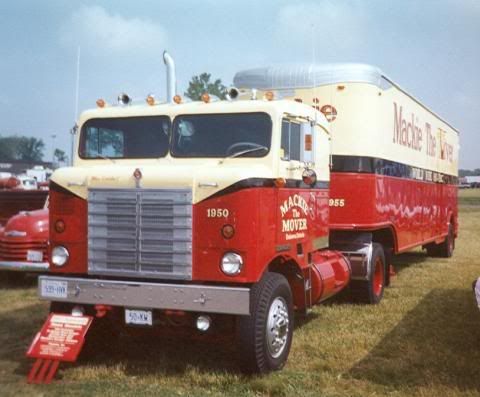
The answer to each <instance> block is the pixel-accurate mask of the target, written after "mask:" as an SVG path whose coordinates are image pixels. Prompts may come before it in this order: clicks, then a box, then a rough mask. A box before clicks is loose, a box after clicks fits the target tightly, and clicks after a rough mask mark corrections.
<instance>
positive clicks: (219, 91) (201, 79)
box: [185, 73, 227, 101]
mask: <svg viewBox="0 0 480 397" xmlns="http://www.w3.org/2000/svg"><path fill="white" fill-rule="evenodd" d="M211 77H212V75H211V74H210V73H202V74H200V75H198V76H193V77H192V79H191V80H190V82H189V83H188V89H187V91H186V92H185V96H186V97H188V98H190V99H191V100H193V101H199V100H200V99H201V97H202V94H204V93H206V92H208V93H209V94H210V95H215V96H217V97H219V98H220V99H225V98H226V89H227V87H225V86H224V85H223V84H222V80H220V79H217V80H215V81H214V82H213V83H212V82H211V81H210V78H211Z"/></svg>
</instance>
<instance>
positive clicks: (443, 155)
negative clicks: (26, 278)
mask: <svg viewBox="0 0 480 397" xmlns="http://www.w3.org/2000/svg"><path fill="white" fill-rule="evenodd" d="M164 57H165V61H166V63H167V65H168V66H169V71H170V73H169V76H170V77H169V78H168V87H169V88H168V99H169V102H168V103H157V102H156V101H155V99H154V98H153V97H152V96H149V97H147V99H146V102H147V103H146V104H144V105H133V104H131V102H130V101H129V98H128V96H126V95H122V96H120V97H119V100H120V101H119V102H120V104H119V105H118V106H109V105H108V104H107V103H106V102H105V101H104V100H99V101H97V105H98V108H97V109H95V110H90V111H87V112H85V113H83V114H82V116H81V117H80V120H79V124H78V136H77V139H76V144H75V152H76V155H75V159H74V166H73V167H72V168H64V169H60V170H57V171H56V172H55V173H54V175H53V176H52V178H51V185H50V244H51V269H50V271H51V273H50V274H49V275H47V276H41V277H40V278H39V296H40V297H41V299H45V300H50V301H52V302H53V303H52V310H53V311H54V312H55V311H57V312H62V313H66V314H67V315H68V314H71V315H72V316H82V315H84V314H85V315H93V316H97V317H103V318H102V319H101V321H105V320H106V321H108V320H109V319H111V321H118V319H119V318H120V319H122V323H123V324H124V325H125V326H128V325H134V326H145V327H157V328H159V329H161V328H162V327H163V326H164V324H165V323H168V322H166V321H164V320H165V319H166V318H169V317H173V318H174V319H175V318H178V317H181V318H182V319H183V321H182V322H179V321H171V322H170V324H180V323H181V324H184V325H185V324H187V325H190V326H191V327H193V328H196V329H197V330H198V331H199V332H214V331H218V332H231V333H232V334H233V335H235V337H236V343H237V345H238V351H239V355H240V358H241V360H242V362H243V364H244V366H245V368H246V369H247V370H249V371H255V372H268V371H271V370H277V369H280V368H282V367H283V365H284V364H285V362H286V360H287V357H288V354H289V351H290V345H291V342H292V335H293V326H294V324H293V320H294V311H295V310H296V311H301V312H308V310H309V309H310V308H311V307H312V306H313V305H314V304H315V303H319V302H322V301H324V300H325V299H327V298H329V297H331V296H333V295H334V294H336V293H337V292H339V291H341V290H342V289H343V288H345V287H346V286H347V285H349V283H350V280H352V288H353V294H354V296H355V297H356V298H357V299H359V300H362V301H366V302H370V303H378V302H379V301H380V299H381V298H382V295H383V290H384V287H385V285H386V283H387V282H388V272H387V266H388V261H389V258H390V256H391V255H392V254H394V253H397V252H401V251H404V250H406V249H409V248H412V247H414V246H422V245H424V246H426V247H427V248H428V250H429V252H430V253H431V254H436V255H437V254H438V255H442V256H449V255H451V251H452V250H453V241H454V237H455V235H456V233H457V207H456V188H455V182H456V178H457V161H458V133H457V131H455V130H454V129H453V128H451V127H450V126H449V125H448V124H447V123H446V122H444V121H443V120H441V119H440V118H439V117H437V116H436V115H434V114H433V113H432V112H431V111H429V110H428V109H427V108H426V107H425V106H423V105H422V104H420V103H419V102H418V101H417V100H415V99H414V98H412V97H411V96H409V95H408V94H406V93H405V92H404V91H403V90H401V89H400V88H399V87H398V86H397V85H395V84H394V83H392V82H391V81H390V80H388V79H386V78H385V77H384V76H383V74H382V73H380V72H379V71H378V69H376V68H372V67H357V68H355V66H352V67H350V68H347V69H342V67H338V68H337V69H335V68H334V67H327V69H328V68H329V69H328V70H327V71H325V69H324V68H325V67H324V66H315V65H314V66H311V67H310V69H308V68H307V69H303V72H302V71H299V73H298V74H296V75H295V76H291V79H290V80H289V79H288V76H287V75H288V72H287V73H284V71H282V72H281V73H280V72H279V74H278V75H276V74H275V73H272V74H269V73H268V71H266V70H260V73H259V72H258V70H256V71H253V72H252V71H249V72H242V73H239V74H237V76H236V79H235V81H236V84H237V85H238V86H239V87H240V90H237V89H231V90H230V91H229V100H228V101H214V100H213V99H212V98H210V97H209V96H208V95H204V96H203V97H202V101H199V102H190V103H185V102H184V101H183V100H182V98H181V97H180V96H178V95H175V91H174V86H175V81H174V78H173V77H172V76H173V75H174V73H173V70H174V69H173V65H172V64H173V61H172V59H171V58H170V57H169V56H168V55H164ZM335 71H336V72H335ZM275 76H277V77H279V79H278V80H276V78H275ZM321 76H323V77H324V78H323V79H321V78H320V77H321ZM282 79H284V80H285V81H283V80H282ZM282 81H283V82H286V84H283V82H282ZM280 83H282V84H280ZM282 98H284V99H282ZM292 99H293V100H292ZM302 102H303V103H302ZM329 120H330V122H329ZM331 171H332V172H331ZM95 322H99V319H95V320H94V324H95ZM87 339H88V335H87ZM33 350H35V349H33Z"/></svg>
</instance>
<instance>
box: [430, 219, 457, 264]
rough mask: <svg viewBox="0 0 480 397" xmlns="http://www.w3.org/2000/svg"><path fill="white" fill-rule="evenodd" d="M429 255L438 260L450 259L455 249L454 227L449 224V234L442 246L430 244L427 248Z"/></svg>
mask: <svg viewBox="0 0 480 397" xmlns="http://www.w3.org/2000/svg"><path fill="white" fill-rule="evenodd" d="M425 248H426V249H427V255H428V256H431V257H434V258H435V257H436V258H450V257H451V256H452V255H453V251H454V249H455V236H454V235H453V226H452V224H451V223H449V224H448V234H447V236H446V237H445V240H444V241H443V242H442V243H440V244H435V243H430V244H428V245H427V246H426V247H425Z"/></svg>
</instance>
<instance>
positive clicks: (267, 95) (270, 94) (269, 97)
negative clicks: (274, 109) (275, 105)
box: [263, 91, 275, 101]
mask: <svg viewBox="0 0 480 397" xmlns="http://www.w3.org/2000/svg"><path fill="white" fill-rule="evenodd" d="M263 98H264V99H266V100H267V101H273V100H274V99H275V94H274V93H273V91H267V92H266V93H265V95H264V96H263Z"/></svg>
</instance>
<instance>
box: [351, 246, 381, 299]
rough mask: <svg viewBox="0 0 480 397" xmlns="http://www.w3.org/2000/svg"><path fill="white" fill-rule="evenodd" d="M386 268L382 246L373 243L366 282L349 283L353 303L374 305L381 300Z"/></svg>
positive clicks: (353, 281)
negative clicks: (369, 269) (370, 266)
mask: <svg viewBox="0 0 480 397" xmlns="http://www.w3.org/2000/svg"><path fill="white" fill-rule="evenodd" d="M386 267H387V266H386V262H385V253H384V252H383V247H382V245H381V244H378V243H373V246H372V268H371V271H370V276H369V278H368V280H352V281H351V283H350V290H351V293H352V298H353V299H354V301H356V302H360V303H367V304H372V305H376V304H377V303H379V302H380V301H381V300H382V298H383V291H384V289H385V280H386V271H387V269H386Z"/></svg>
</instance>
